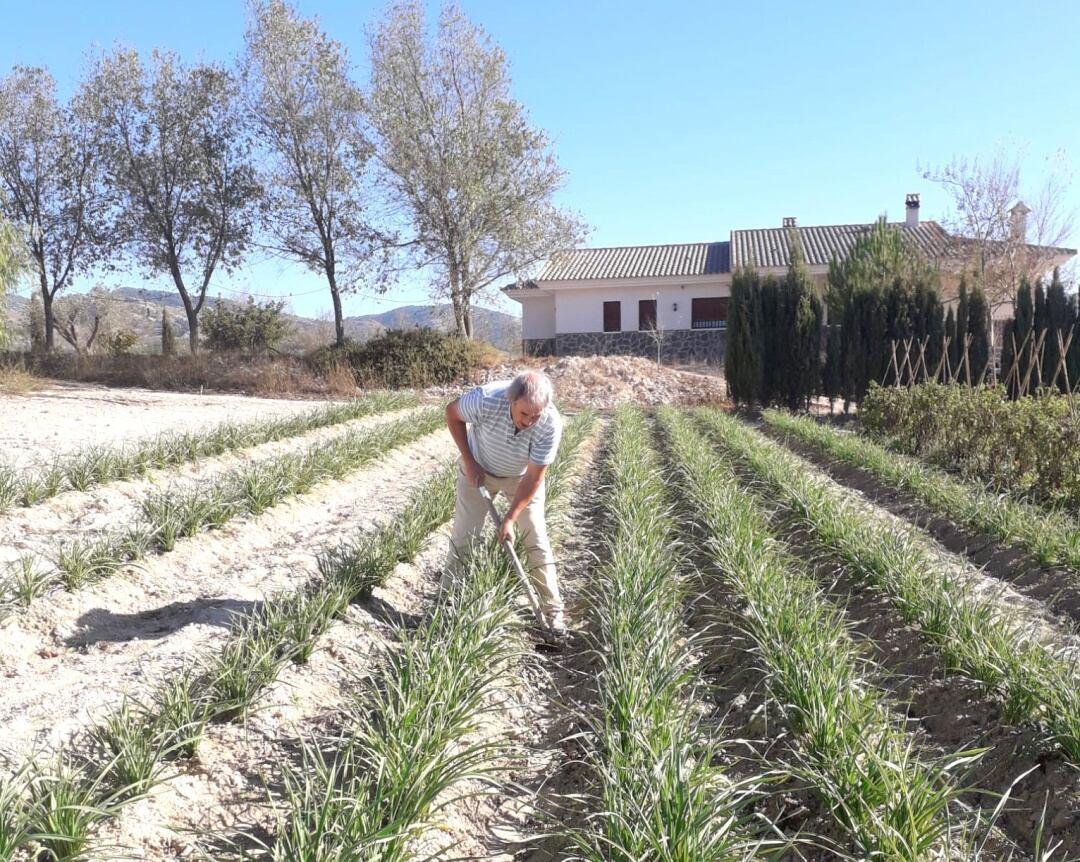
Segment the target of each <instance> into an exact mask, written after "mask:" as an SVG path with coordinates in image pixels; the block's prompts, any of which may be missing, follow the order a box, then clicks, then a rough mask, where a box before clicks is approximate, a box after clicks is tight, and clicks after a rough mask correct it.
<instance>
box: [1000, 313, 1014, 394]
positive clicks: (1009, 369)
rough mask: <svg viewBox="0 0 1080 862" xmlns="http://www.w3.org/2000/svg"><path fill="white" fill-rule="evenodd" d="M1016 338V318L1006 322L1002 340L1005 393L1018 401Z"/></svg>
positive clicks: (1002, 368) (1002, 370) (1002, 377)
mask: <svg viewBox="0 0 1080 862" xmlns="http://www.w3.org/2000/svg"><path fill="white" fill-rule="evenodd" d="M1015 337H1016V318H1015V317H1011V318H1009V320H1007V321H1006V322H1005V333H1004V335H1003V337H1002V339H1001V380H1002V381H1003V382H1004V383H1005V391H1006V392H1007V393H1008V395H1009V397H1010V398H1011V399H1013V400H1014V401H1015V400H1016V393H1017V387H1016V381H1015V380H1014V379H1013V366H1014V365H1015V364H1016V353H1015V348H1014V347H1013V340H1014V338H1015Z"/></svg>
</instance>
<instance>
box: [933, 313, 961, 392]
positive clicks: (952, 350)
mask: <svg viewBox="0 0 1080 862" xmlns="http://www.w3.org/2000/svg"><path fill="white" fill-rule="evenodd" d="M945 341H946V342H947V345H948V348H947V351H948V353H947V357H946V358H947V359H948V363H949V367H948V369H947V370H946V371H945V372H944V373H943V379H946V380H949V381H952V380H953V379H955V375H956V364H955V362H954V361H953V360H954V357H955V356H956V347H955V345H956V314H955V313H954V312H953V307H952V306H951V305H950V306H949V310H948V312H947V313H946V314H945ZM942 347H943V349H944V348H945V345H942ZM939 362H940V357H939ZM934 367H935V368H937V365H935V366H934Z"/></svg>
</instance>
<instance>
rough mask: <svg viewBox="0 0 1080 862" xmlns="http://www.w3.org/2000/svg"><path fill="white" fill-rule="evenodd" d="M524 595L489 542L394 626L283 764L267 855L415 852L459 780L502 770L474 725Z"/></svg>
mask: <svg viewBox="0 0 1080 862" xmlns="http://www.w3.org/2000/svg"><path fill="white" fill-rule="evenodd" d="M592 424H593V419H592V416H591V415H583V416H579V417H578V418H577V419H576V420H575V421H574V422H573V423H572V424H571V426H570V427H569V428H568V429H567V433H566V435H565V436H564V438H563V443H562V446H561V448H560V453H559V457H558V460H557V461H556V462H555V464H554V465H552V467H551V469H550V470H549V471H548V480H547V481H548V497H547V499H548V504H549V507H550V506H551V505H552V504H555V505H557V504H558V502H559V499H560V496H561V494H562V491H563V490H564V486H565V481H566V478H567V468H568V467H569V466H570V465H571V464H572V462H573V456H574V453H575V451H576V450H577V448H578V446H579V445H580V443H581V441H582V439H583V438H584V436H585V435H586V434H587V433H588V432H589V430H590V429H591V426H592ZM517 594H518V586H517V583H516V581H515V579H514V578H513V576H512V574H511V570H510V568H509V565H508V563H507V560H506V559H505V557H504V556H502V554H501V553H499V552H498V550H497V548H495V547H494V545H488V546H487V547H486V548H484V549H482V550H480V551H478V552H477V553H476V554H475V555H473V557H472V558H471V559H470V561H469V563H468V565H467V567H466V570H465V572H464V574H463V576H462V577H461V578H460V579H458V581H457V582H456V583H455V585H454V586H453V588H451V589H450V590H449V591H447V592H446V593H445V594H443V595H442V596H440V600H439V604H438V605H437V607H436V608H435V611H434V612H433V614H432V615H431V616H430V617H428V618H427V619H425V620H424V621H423V622H421V623H420V625H419V626H417V627H416V628H415V629H411V630H410V629H408V628H405V627H401V628H400V629H399V632H398V634H399V639H398V641H397V642H396V643H395V645H394V646H393V647H392V648H387V649H386V650H385V652H384V654H383V661H382V670H381V673H379V674H378V676H377V678H372V677H365V678H363V679H360V680H357V681H356V682H357V683H358V687H357V690H356V691H355V693H354V695H353V697H352V703H351V705H350V707H349V708H348V709H347V710H346V711H345V713H344V714H343V715H342V716H341V718H342V727H341V732H340V734H339V735H338V736H337V737H336V738H334V739H332V740H326V739H313V740H311V741H310V742H309V743H308V744H307V745H305V747H304V758H303V764H302V768H301V769H299V770H295V771H292V770H287V771H286V772H285V773H284V778H283V784H284V786H285V787H286V799H285V800H284V804H283V809H284V811H283V813H281V815H280V817H279V821H278V827H277V832H276V836H275V841H274V842H273V843H272V845H270V846H269V847H267V848H266V850H267V851H268V856H269V858H272V859H274V860H281V862H286V860H288V862H331V860H344V859H372V860H375V859H377V860H380V862H399V860H405V859H408V858H411V852H410V844H411V842H413V841H414V840H415V839H416V838H417V837H418V836H419V835H420V834H421V832H422V831H423V829H424V827H425V826H426V825H427V824H428V823H429V821H430V818H431V817H432V816H433V815H434V814H435V813H436V812H437V811H438V810H439V809H441V808H443V807H445V806H446V805H448V804H450V803H451V802H452V801H453V800H454V799H455V798H456V795H455V794H456V793H457V792H461V791H460V790H459V788H461V786H462V784H463V782H465V781H467V780H469V779H471V778H480V779H485V780H488V781H494V780H495V779H496V778H497V772H498V762H499V761H500V760H501V759H502V757H503V755H504V753H505V752H504V745H503V743H501V742H500V741H499V740H497V739H491V738H483V737H480V738H477V737H478V736H479V735H478V734H477V731H478V730H479V728H480V724H481V720H482V718H483V716H484V714H485V713H486V712H487V711H488V710H490V709H491V702H492V699H493V697H494V695H495V693H496V692H497V691H498V690H499V689H500V688H502V687H503V686H504V685H505V684H507V680H508V677H509V676H510V674H511V672H512V668H513V666H514V665H515V664H517V663H518V662H520V660H521V658H522V645H523V642H522V640H521V638H520V637H519V636H518V632H519V631H520V629H521V625H522V624H521V619H520V617H519V615H518V613H517V612H516V610H515V599H516V597H517ZM328 747H329V748H332V752H330V753H327V748H328Z"/></svg>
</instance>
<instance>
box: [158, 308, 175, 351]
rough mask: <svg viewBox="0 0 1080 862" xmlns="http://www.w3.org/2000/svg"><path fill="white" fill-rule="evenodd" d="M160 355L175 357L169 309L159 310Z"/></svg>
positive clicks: (173, 333) (173, 335)
mask: <svg viewBox="0 0 1080 862" xmlns="http://www.w3.org/2000/svg"><path fill="white" fill-rule="evenodd" d="M161 355H162V356H175V355H176V333H175V332H174V331H173V325H172V321H171V320H169V309H167V308H162V309H161Z"/></svg>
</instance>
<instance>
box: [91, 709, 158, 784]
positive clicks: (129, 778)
mask: <svg viewBox="0 0 1080 862" xmlns="http://www.w3.org/2000/svg"><path fill="white" fill-rule="evenodd" d="M91 736H92V738H93V739H94V740H95V741H96V742H97V743H98V745H100V746H101V748H102V750H103V751H104V753H105V757H104V758H103V759H104V761H105V762H106V763H107V764H108V766H107V768H106V773H105V774H106V775H107V780H108V781H109V783H110V784H111V785H112V787H113V788H114V789H115V791H116V793H117V794H118V797H117V798H118V799H123V798H128V797H134V796H139V795H141V794H143V793H145V792H146V791H147V790H149V789H150V787H151V786H153V784H154V783H155V782H156V781H157V780H158V779H159V777H160V775H161V772H162V769H163V768H164V761H165V758H166V755H167V754H168V751H169V738H168V736H167V735H165V734H163V733H162V732H161V729H160V727H159V725H158V722H157V721H155V718H154V716H153V714H152V713H149V712H148V711H147V710H145V709H143V708H141V707H138V706H133V705H132V703H131V702H130V701H129V700H128V699H127V698H124V700H123V701H121V703H120V706H118V707H117V708H116V709H115V710H113V711H112V712H111V713H110V714H109V715H108V716H107V717H106V718H105V720H104V721H103V722H102V723H101V724H99V725H97V726H96V727H95V728H93V730H92V731H91Z"/></svg>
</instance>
